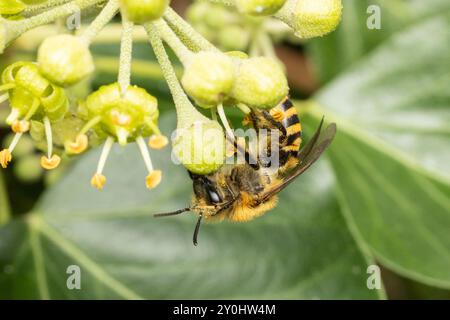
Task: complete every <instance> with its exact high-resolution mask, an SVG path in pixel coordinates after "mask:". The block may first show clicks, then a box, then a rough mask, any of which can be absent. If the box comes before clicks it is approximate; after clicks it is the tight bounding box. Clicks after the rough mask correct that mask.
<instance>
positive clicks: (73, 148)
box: [64, 134, 89, 154]
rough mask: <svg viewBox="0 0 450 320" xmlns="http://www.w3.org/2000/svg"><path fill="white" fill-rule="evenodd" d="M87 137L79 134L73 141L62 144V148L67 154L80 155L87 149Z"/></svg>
mask: <svg viewBox="0 0 450 320" xmlns="http://www.w3.org/2000/svg"><path fill="white" fill-rule="evenodd" d="M88 143H89V140H88V137H87V135H85V134H79V135H78V136H77V137H76V138H75V141H67V142H66V143H64V148H65V149H66V152H67V153H68V154H80V153H82V152H84V151H85V150H86V149H87V147H88Z"/></svg>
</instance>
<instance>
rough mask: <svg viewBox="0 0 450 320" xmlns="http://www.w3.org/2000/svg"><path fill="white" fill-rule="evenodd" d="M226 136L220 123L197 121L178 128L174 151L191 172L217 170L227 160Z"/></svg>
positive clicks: (208, 172)
mask: <svg viewBox="0 0 450 320" xmlns="http://www.w3.org/2000/svg"><path fill="white" fill-rule="evenodd" d="M225 145H226V143H225V138H224V132H223V129H222V127H221V126H220V124H219V123H218V122H216V121H212V120H203V121H196V122H194V123H192V124H191V125H190V126H189V127H186V128H181V129H177V132H176V135H175V138H174V140H173V153H174V155H175V156H176V158H177V159H178V160H179V161H180V162H181V163H182V164H183V165H184V166H185V167H186V169H188V170H189V171H190V172H193V173H195V174H200V175H206V174H210V173H212V172H215V171H217V170H218V169H219V168H220V167H221V166H222V165H223V163H224V161H225Z"/></svg>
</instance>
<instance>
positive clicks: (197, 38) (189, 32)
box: [164, 8, 219, 51]
mask: <svg viewBox="0 0 450 320" xmlns="http://www.w3.org/2000/svg"><path fill="white" fill-rule="evenodd" d="M164 18H165V19H166V21H167V22H168V23H169V25H170V27H171V28H172V29H174V31H175V33H177V34H178V35H179V36H180V38H181V40H182V41H183V42H184V43H185V44H186V46H188V47H189V48H193V47H194V48H198V49H200V50H203V51H219V49H217V48H216V47H215V46H214V45H213V44H211V43H210V42H209V41H208V40H206V39H205V38H204V37H203V36H202V35H201V34H200V33H198V32H197V31H196V30H195V29H194V28H192V26H191V25H190V24H189V23H187V22H186V21H185V20H184V19H183V18H181V17H180V16H179V15H178V14H177V13H176V12H175V11H174V10H173V9H171V8H168V9H167V10H166V12H165V14H164Z"/></svg>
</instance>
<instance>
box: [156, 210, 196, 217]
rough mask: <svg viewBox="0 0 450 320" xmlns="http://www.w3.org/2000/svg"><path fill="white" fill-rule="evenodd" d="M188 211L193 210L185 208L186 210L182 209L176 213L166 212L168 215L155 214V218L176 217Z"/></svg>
mask: <svg viewBox="0 0 450 320" xmlns="http://www.w3.org/2000/svg"><path fill="white" fill-rule="evenodd" d="M187 211H191V208H184V209H180V210H176V211H172V212H166V213H157V214H154V215H153V216H154V217H155V218H161V217H169V216H176V215H178V214H181V213H184V212H187Z"/></svg>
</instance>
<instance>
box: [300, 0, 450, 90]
mask: <svg viewBox="0 0 450 320" xmlns="http://www.w3.org/2000/svg"><path fill="white" fill-rule="evenodd" d="M342 3H343V7H344V11H343V16H342V22H341V24H340V25H339V27H338V29H337V30H336V31H335V32H332V33H330V34H329V35H327V36H325V37H324V38H318V39H313V40H311V41H310V42H308V44H307V49H308V52H309V53H310V55H311V58H312V60H313V62H314V65H315V67H316V69H317V71H318V74H319V79H320V80H321V81H322V82H323V83H325V82H328V81H330V80H331V79H333V78H334V77H335V76H337V75H338V74H339V73H341V72H343V71H345V70H346V69H347V68H348V67H351V66H352V65H353V64H354V63H355V62H356V61H358V60H359V59H361V58H363V57H364V56H365V55H366V54H368V53H370V52H372V51H373V50H374V49H376V48H377V47H378V45H380V44H381V43H383V42H384V41H385V40H386V39H387V38H389V37H390V36H391V35H392V34H393V33H394V32H397V31H399V30H401V29H402V28H404V27H406V26H408V25H411V24H414V23H418V22H420V21H422V20H423V19H426V18H427V17H429V16H431V15H433V14H436V13H440V12H445V11H448V10H449V3H448V1H447V0H429V1H408V0H343V2H342ZM369 6H377V7H378V8H379V9H380V16H379V18H380V22H381V29H372V30H371V29H369V28H368V27H367V20H368V18H369V17H370V16H372V15H373V11H369V13H368V8H369Z"/></svg>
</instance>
